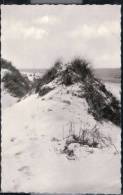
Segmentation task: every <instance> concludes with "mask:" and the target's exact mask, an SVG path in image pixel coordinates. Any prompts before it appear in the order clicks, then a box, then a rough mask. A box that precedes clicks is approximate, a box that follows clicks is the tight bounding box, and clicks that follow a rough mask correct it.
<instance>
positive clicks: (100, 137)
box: [61, 124, 117, 160]
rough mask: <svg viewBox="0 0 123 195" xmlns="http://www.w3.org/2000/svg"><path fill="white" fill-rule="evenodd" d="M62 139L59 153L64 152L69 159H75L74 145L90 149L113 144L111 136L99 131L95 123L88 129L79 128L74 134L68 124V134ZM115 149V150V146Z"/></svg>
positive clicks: (71, 125)
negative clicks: (63, 141) (62, 143)
mask: <svg viewBox="0 0 123 195" xmlns="http://www.w3.org/2000/svg"><path fill="white" fill-rule="evenodd" d="M64 140H65V143H64V147H63V149H62V150H61V153H62V154H66V157H67V158H68V159H70V160H75V159H76V147H78V148H80V147H83V146H87V147H89V148H92V149H93V148H98V149H101V148H105V147H109V146H111V145H113V146H114V144H113V143H112V139H111V137H109V136H105V135H104V134H103V133H101V131H100V130H99V128H98V126H97V125H95V126H94V127H93V128H90V129H89V128H84V129H83V128H80V130H79V134H76V133H75V131H73V124H70V129H69V135H68V136H67V137H65V138H64ZM114 147H115V146H114ZM115 150H117V149H116V147H115Z"/></svg>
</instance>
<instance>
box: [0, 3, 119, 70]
mask: <svg viewBox="0 0 123 195" xmlns="http://www.w3.org/2000/svg"><path fill="white" fill-rule="evenodd" d="M1 7H2V13H1V41H2V47H1V55H2V57H3V58H5V59H7V60H9V61H11V62H12V63H13V65H14V66H16V67H17V68H19V69H21V68H49V67H51V66H52V65H53V64H54V62H55V61H56V60H57V59H62V60H63V61H64V62H69V61H71V59H72V58H74V57H75V56H79V57H81V58H84V59H88V60H89V61H90V63H91V64H92V66H93V67H94V68H118V67H120V66H121V56H120V53H121V49H120V47H121V37H120V31H121V27H120V17H121V14H120V8H121V7H120V5H40V6H39V5H21V6H20V5H2V6H1Z"/></svg>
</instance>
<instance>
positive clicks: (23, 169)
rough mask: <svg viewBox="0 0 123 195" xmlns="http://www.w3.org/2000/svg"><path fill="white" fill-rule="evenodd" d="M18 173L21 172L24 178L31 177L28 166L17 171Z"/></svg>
mask: <svg viewBox="0 0 123 195" xmlns="http://www.w3.org/2000/svg"><path fill="white" fill-rule="evenodd" d="M18 171H19V172H22V173H23V174H24V175H26V176H31V172H30V168H29V167H28V166H22V167H20V168H19V169H18Z"/></svg>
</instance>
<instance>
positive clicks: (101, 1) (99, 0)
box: [0, 0, 123, 195]
mask: <svg viewBox="0 0 123 195" xmlns="http://www.w3.org/2000/svg"><path fill="white" fill-rule="evenodd" d="M5 1H7V0H5ZM5 1H4V3H3V0H1V2H0V4H1V5H20V6H21V5H27V6H28V5H33V6H35V5H39V6H42V5H45V4H46V5H59V4H62V5H66V6H67V5H90V6H91V5H105V4H107V5H108V4H109V5H121V194H123V174H122V172H123V166H122V165H123V131H122V130H123V122H122V121H123V106H122V104H123V100H122V99H123V2H122V0H82V3H81V4H78V3H71V0H70V3H66V2H64V3H63V1H62V3H60V0H59V3H55V0H52V3H51V2H50V3H40V4H39V3H36V4H31V3H29V0H22V1H21V2H20V0H17V1H18V2H17V3H12V2H11V3H6V2H5ZM12 1H13V0H12ZM27 1H28V2H27ZM40 1H41V0H40ZM64 1H65V0H64ZM0 37H1V7H0ZM0 51H1V39H0ZM0 59H1V52H0ZM0 73H1V69H0ZM0 81H1V77H0ZM0 92H1V88H0ZM0 100H1V93H0ZM0 121H1V101H0ZM0 127H1V123H0ZM0 194H6V195H10V194H13V195H14V194H18V195H19V194H23V195H26V194H32V195H85V193H84V194H83V193H31V192H29V193H24V192H20V193H13V192H8V193H4V192H2V191H1V130H0ZM86 195H93V194H92V193H89V194H88V193H86ZM97 195H98V194H97ZM100 195H101V194H100ZM102 195H103V193H102Z"/></svg>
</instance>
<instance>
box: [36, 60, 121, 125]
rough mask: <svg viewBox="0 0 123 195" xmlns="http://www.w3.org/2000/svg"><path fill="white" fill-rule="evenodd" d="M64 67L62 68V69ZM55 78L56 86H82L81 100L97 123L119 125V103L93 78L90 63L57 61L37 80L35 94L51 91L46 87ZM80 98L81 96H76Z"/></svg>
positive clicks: (83, 61) (85, 61)
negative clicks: (84, 100) (106, 122)
mask: <svg viewBox="0 0 123 195" xmlns="http://www.w3.org/2000/svg"><path fill="white" fill-rule="evenodd" d="M63 67H64V68H63ZM56 78H57V81H58V84H60V85H64V86H66V87H67V86H70V85H72V84H74V83H79V84H82V85H81V86H82V87H81V92H82V94H83V93H84V96H83V95H82V98H83V97H84V98H86V101H87V102H88V105H89V110H88V111H89V113H90V114H92V115H93V116H94V118H95V119H96V120H97V121H100V122H102V121H103V120H106V121H111V122H113V123H114V124H116V125H118V126H119V125H120V114H121V113H120V102H119V101H118V100H117V99H116V98H115V97H114V96H113V95H112V93H111V92H109V91H107V89H106V87H105V85H104V84H103V83H102V82H101V81H100V80H99V79H97V78H95V76H94V73H93V70H92V68H91V66H90V63H89V62H88V61H87V60H85V59H81V58H74V59H73V60H72V61H71V62H70V63H68V64H63V63H62V62H61V61H60V60H58V61H57V62H56V63H55V64H54V66H53V67H52V68H51V69H50V70H49V71H47V72H46V74H44V76H43V77H42V78H40V79H38V80H37V82H36V84H35V88H36V93H39V95H41V96H42V95H44V94H46V93H48V92H49V91H51V90H52V89H51V88H49V87H48V89H47V87H46V86H45V87H46V89H45V90H44V87H43V85H46V84H48V83H50V82H51V81H53V80H54V79H56ZM78 97H81V94H80V93H79V94H78Z"/></svg>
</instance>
